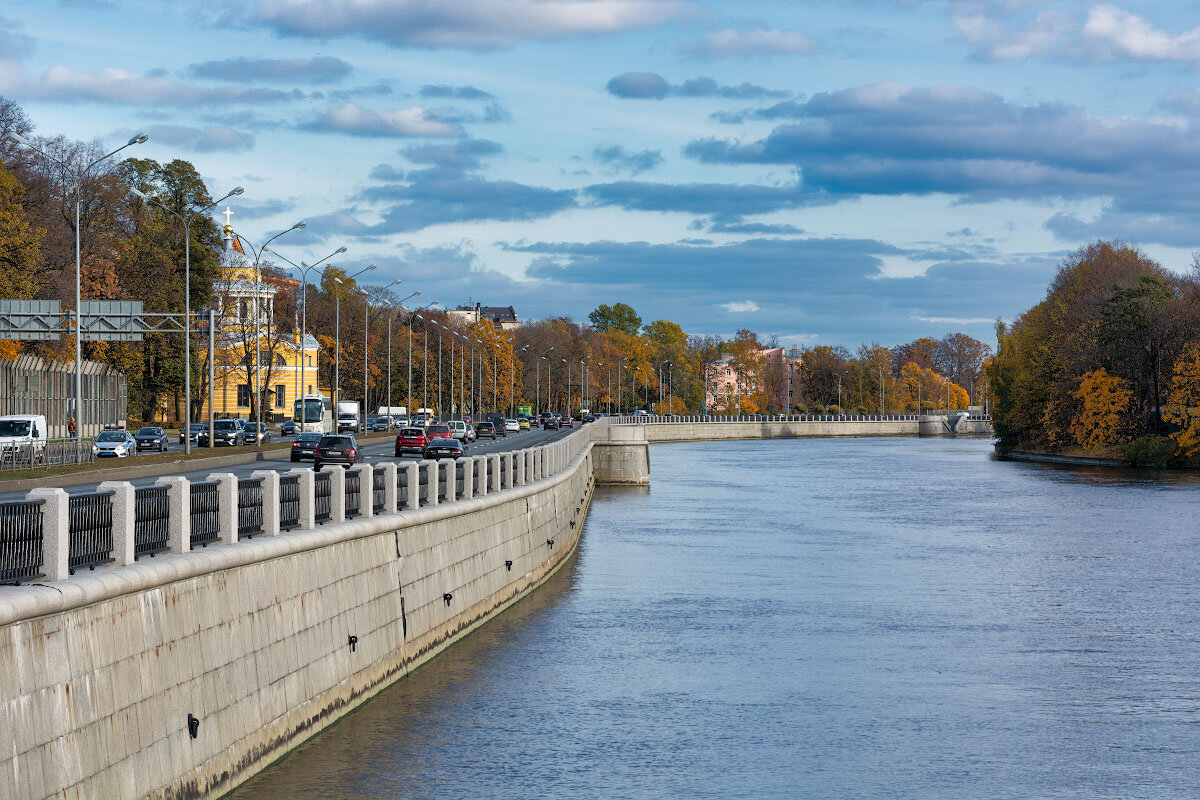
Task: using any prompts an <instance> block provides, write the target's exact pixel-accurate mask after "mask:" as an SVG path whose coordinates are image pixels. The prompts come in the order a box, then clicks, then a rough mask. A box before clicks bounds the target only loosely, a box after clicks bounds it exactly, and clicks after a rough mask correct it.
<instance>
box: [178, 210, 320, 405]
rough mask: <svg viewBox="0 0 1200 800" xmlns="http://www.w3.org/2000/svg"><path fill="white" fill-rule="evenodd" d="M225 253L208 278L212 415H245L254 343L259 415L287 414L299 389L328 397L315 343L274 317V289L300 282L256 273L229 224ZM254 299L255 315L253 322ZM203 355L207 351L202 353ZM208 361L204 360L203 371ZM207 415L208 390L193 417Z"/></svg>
mask: <svg viewBox="0 0 1200 800" xmlns="http://www.w3.org/2000/svg"><path fill="white" fill-rule="evenodd" d="M223 232H224V239H225V253H224V255H223V257H222V261H221V276H220V278H219V279H218V280H217V281H215V282H214V285H213V290H214V295H215V303H214V307H215V312H216V314H215V319H216V326H217V335H216V345H215V349H216V358H215V369H214V372H215V375H214V380H213V405H214V406H215V411H216V416H217V417H241V418H245V419H248V418H249V417H250V415H251V413H252V406H251V399H252V397H253V394H254V390H253V385H254V375H255V372H254V370H255V366H254V365H255V349H256V348H255V345H256V344H257V350H258V363H259V367H258V375H259V380H260V381H261V384H262V391H263V409H262V411H263V421H264V422H267V421H271V422H281V421H282V420H284V419H290V418H291V416H292V405H293V404H294V403H295V401H296V399H297V398H299V397H301V396H303V395H305V394H315V393H317V392H320V394H322V395H323V396H325V397H329V395H330V391H329V389H328V388H327V387H321V386H320V383H319V381H318V378H317V375H318V372H317V367H318V364H319V358H320V349H321V348H320V345H319V344H318V343H317V339H316V337H315V336H313V335H312V334H311V333H309V334H307V335H305V336H304V337H303V341H301V334H300V331H299V326H298V325H293V324H291V322H292V321H278V323H277V321H276V319H275V296H276V293H277V292H280V291H293V292H298V291H299V289H300V282H299V281H296V280H291V279H283V280H280V279H274V280H273V281H272V282H271V283H267V282H264V281H262V280H261V275H260V274H256V270H255V268H254V262H253V261H251V260H250V259H249V258H247V257H246V255H245V254H244V253H243V252H242V249H241V247H240V246H239V244H238V242H237V239H236V238H235V237H234V236H233V228H232V227H231V226H230V225H226V226H225V228H224V231H223ZM255 300H257V301H258V321H257V325H256V324H255V319H254V311H255ZM204 355H205V359H206V360H207V353H205V354H204ZM207 368H208V365H207V363H206V364H205V365H204V369H205V371H206V372H207ZM207 418H208V396H207V393H205V397H204V406H203V409H202V410H201V413H200V415H199V418H198V419H197V420H195V421H197V422H199V421H203V420H204V419H207Z"/></svg>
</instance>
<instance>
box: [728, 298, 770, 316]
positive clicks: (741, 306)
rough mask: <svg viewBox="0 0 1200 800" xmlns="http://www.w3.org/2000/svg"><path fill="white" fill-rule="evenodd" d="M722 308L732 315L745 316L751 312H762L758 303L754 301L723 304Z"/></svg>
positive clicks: (736, 301)
mask: <svg viewBox="0 0 1200 800" xmlns="http://www.w3.org/2000/svg"><path fill="white" fill-rule="evenodd" d="M721 308H723V309H725V310H726V311H728V312H729V313H730V314H745V313H748V312H751V311H761V309H760V308H759V307H758V303H756V302H754V301H753V300H735V301H734V302H732V303H722V304H721Z"/></svg>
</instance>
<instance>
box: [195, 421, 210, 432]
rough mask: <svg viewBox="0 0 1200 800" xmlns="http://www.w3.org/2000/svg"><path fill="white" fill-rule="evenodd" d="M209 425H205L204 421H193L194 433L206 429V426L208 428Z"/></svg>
mask: <svg viewBox="0 0 1200 800" xmlns="http://www.w3.org/2000/svg"><path fill="white" fill-rule="evenodd" d="M207 427H208V426H207V425H204V424H203V423H195V422H193V423H192V433H195V432H196V431H202V430H204V429H205V428H207Z"/></svg>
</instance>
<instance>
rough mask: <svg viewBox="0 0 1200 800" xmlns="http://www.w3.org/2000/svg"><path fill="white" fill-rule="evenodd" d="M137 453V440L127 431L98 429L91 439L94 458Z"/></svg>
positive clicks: (116, 456)
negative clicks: (98, 431) (94, 436)
mask: <svg viewBox="0 0 1200 800" xmlns="http://www.w3.org/2000/svg"><path fill="white" fill-rule="evenodd" d="M136 454H137V440H136V439H134V438H133V434H132V433H130V432H129V431H100V433H98V434H97V435H96V438H95V439H94V440H93V441H92V455H93V456H95V457H96V458H126V457H128V456H132V455H136Z"/></svg>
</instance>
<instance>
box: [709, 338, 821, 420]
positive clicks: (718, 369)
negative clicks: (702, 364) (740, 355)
mask: <svg viewBox="0 0 1200 800" xmlns="http://www.w3.org/2000/svg"><path fill="white" fill-rule="evenodd" d="M759 355H761V356H762V357H763V361H764V363H763V370H762V374H760V375H758V376H757V379H756V380H754V379H751V378H748V377H746V376H744V375H738V374H737V373H736V371H735V370H734V368H733V356H723V357H721V358H720V359H718V360H717V361H714V362H713V363H712V364H710V365H709V366H708V370H707V373H706V375H705V381H704V383H705V392H704V407H705V408H708V409H713V408H726V409H730V410H736V409H737V408H738V407H739V405H740V402H741V398H743V397H748V396H750V395H752V394H755V393H757V392H759V391H766V392H768V393H769V394H770V395H771V396H772V399H773V400H774V403H775V405H776V406H778V407H779V408H782V409H788V408H790V406H791V405H792V404H794V403H795V402H797V401H798V399H799V398H797V397H795V396H794V395H793V393H792V389H793V383H792V381H793V377H794V376H793V373H794V372H795V371H796V369H798V368H799V366H800V350H799V348H797V347H792V348H791V349H790V350H784V349H783V348H782V347H768V348H764V349H762V350H760V351H759Z"/></svg>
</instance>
